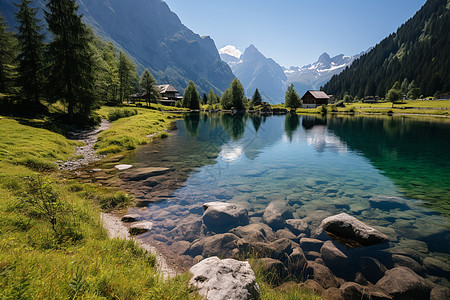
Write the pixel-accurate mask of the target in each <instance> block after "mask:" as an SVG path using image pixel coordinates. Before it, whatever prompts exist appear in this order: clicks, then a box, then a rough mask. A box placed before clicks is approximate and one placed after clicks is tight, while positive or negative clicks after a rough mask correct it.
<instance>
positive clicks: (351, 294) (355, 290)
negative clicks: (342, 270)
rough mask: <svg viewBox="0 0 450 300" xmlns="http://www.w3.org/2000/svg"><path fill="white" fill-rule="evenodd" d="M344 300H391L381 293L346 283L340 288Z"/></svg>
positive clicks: (353, 283)
mask: <svg viewBox="0 0 450 300" xmlns="http://www.w3.org/2000/svg"><path fill="white" fill-rule="evenodd" d="M339 289H340V290H341V292H342V296H343V297H344V299H358V300H392V298H391V297H390V296H388V295H386V294H384V293H382V292H381V291H377V290H374V289H373V288H370V287H367V286H362V285H359V284H357V283H356V282H346V283H344V284H343V285H342V286H341V287H340V288H339Z"/></svg>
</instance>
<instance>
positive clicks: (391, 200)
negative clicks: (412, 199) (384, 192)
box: [369, 196, 409, 210]
mask: <svg viewBox="0 0 450 300" xmlns="http://www.w3.org/2000/svg"><path fill="white" fill-rule="evenodd" d="M369 203H370V206H371V207H372V208H378V209H381V210H391V209H396V208H399V209H409V206H408V204H407V201H406V200H405V199H403V198H400V197H394V196H373V197H371V198H370V199H369Z"/></svg>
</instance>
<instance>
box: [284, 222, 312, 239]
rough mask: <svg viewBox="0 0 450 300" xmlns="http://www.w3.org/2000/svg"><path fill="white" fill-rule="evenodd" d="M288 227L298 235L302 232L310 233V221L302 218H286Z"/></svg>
mask: <svg viewBox="0 0 450 300" xmlns="http://www.w3.org/2000/svg"><path fill="white" fill-rule="evenodd" d="M286 227H287V228H288V229H289V230H290V231H291V232H292V233H293V234H296V235H299V234H301V233H308V232H309V228H308V223H306V222H305V221H303V220H301V219H288V220H286Z"/></svg>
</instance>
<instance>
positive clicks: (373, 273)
mask: <svg viewBox="0 0 450 300" xmlns="http://www.w3.org/2000/svg"><path fill="white" fill-rule="evenodd" d="M358 263H359V266H360V267H361V272H362V274H363V275H364V277H365V278H366V279H367V280H369V281H370V282H371V283H373V284H375V283H377V282H378V280H380V279H381V278H382V277H383V276H384V274H385V273H386V271H387V268H386V267H385V266H384V265H383V264H382V263H380V262H379V261H378V260H376V259H375V258H373V257H367V256H366V257H361V258H360V259H359V262H358Z"/></svg>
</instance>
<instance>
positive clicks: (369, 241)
mask: <svg viewBox="0 0 450 300" xmlns="http://www.w3.org/2000/svg"><path fill="white" fill-rule="evenodd" d="M320 226H321V227H322V228H323V229H324V230H325V231H326V232H327V233H331V234H332V235H334V236H335V237H337V238H340V239H343V240H344V241H348V244H349V245H350V246H355V244H356V246H370V245H375V244H380V243H383V242H386V241H387V240H388V237H387V236H386V235H384V234H382V233H381V232H379V231H378V230H376V229H374V228H372V227H370V226H368V225H366V224H364V223H363V222H361V221H359V220H358V219H356V218H355V217H352V216H350V215H348V214H346V213H341V214H338V215H334V216H331V217H328V218H326V219H324V220H323V221H322V224H321V225H320Z"/></svg>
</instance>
